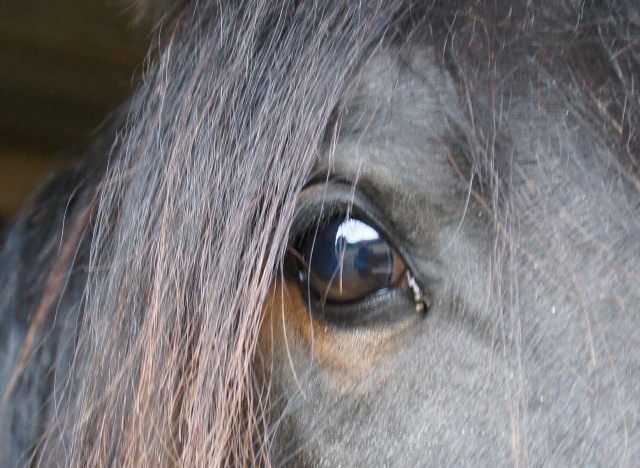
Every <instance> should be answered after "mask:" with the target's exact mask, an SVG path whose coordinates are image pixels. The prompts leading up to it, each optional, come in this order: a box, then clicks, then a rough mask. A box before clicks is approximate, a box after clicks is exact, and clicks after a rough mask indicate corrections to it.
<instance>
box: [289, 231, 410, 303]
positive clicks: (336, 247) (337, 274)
mask: <svg viewBox="0 0 640 468" xmlns="http://www.w3.org/2000/svg"><path fill="white" fill-rule="evenodd" d="M313 234H314V233H312V234H310V235H309V236H307V238H306V239H303V241H302V243H301V245H300V253H301V255H302V259H303V263H304V264H305V265H307V273H308V281H309V285H310V286H311V288H312V289H313V290H314V291H315V292H316V293H317V294H319V295H320V297H321V298H323V299H324V300H326V301H330V302H351V301H357V300H359V299H362V298H364V297H366V296H368V295H370V294H372V293H375V292H377V291H380V290H383V289H386V288H388V287H390V286H392V285H393V284H394V283H395V282H396V280H397V277H398V276H399V275H400V274H401V273H402V271H403V265H400V264H401V263H402V261H401V260H400V259H399V257H398V256H397V254H396V253H395V252H394V250H393V249H392V248H391V246H390V245H389V244H388V243H387V241H386V240H385V239H384V238H383V237H382V236H381V235H380V233H379V232H378V231H376V230H375V229H374V228H372V227H371V226H369V225H368V224H366V223H364V222H363V221H360V220H359V219H353V218H351V219H345V218H334V219H331V220H329V221H328V222H327V223H323V224H322V225H321V226H320V227H319V228H318V230H317V233H315V234H316V235H315V236H314V235H313ZM394 264H395V265H394Z"/></svg>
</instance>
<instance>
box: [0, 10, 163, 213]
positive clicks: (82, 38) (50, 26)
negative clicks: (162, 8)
mask: <svg viewBox="0 0 640 468" xmlns="http://www.w3.org/2000/svg"><path fill="white" fill-rule="evenodd" d="M116 1H119V2H120V3H115V2H116ZM149 37H150V28H149V26H148V25H145V24H138V25H134V24H133V15H132V12H131V11H129V10H127V8H126V7H125V6H124V3H123V2H122V0H110V2H109V1H108V0H0V224H1V223H2V222H3V221H6V220H8V219H10V218H11V217H12V216H14V215H15V213H16V210H18V209H19V207H20V206H21V205H23V204H24V202H25V200H26V199H27V197H28V196H29V194H30V193H31V192H32V191H33V189H34V186H36V185H37V184H38V182H39V181H40V180H42V178H43V177H45V176H46V175H47V174H49V173H51V172H52V171H54V170H56V168H60V167H61V166H64V165H66V164H68V155H69V154H70V153H71V151H72V150H73V149H74V148H76V147H78V146H79V145H82V144H83V143H86V141H87V140H88V139H90V138H91V135H92V132H94V130H95V129H96V128H97V127H98V125H99V124H100V123H101V122H102V121H103V119H104V118H105V116H106V115H108V113H109V112H110V111H113V109H114V108H115V107H116V106H118V105H119V104H121V103H122V102H124V101H126V99H127V98H128V97H129V96H130V94H131V93H132V91H133V88H134V86H135V83H136V81H137V79H138V78H139V76H140V74H141V70H142V64H143V60H144V58H145V55H146V53H147V50H148V47H149Z"/></svg>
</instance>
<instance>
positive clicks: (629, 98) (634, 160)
mask: <svg viewBox="0 0 640 468" xmlns="http://www.w3.org/2000/svg"><path fill="white" fill-rule="evenodd" d="M135 3H136V4H137V6H138V7H139V8H141V9H147V8H148V7H149V6H150V5H151V3H153V2H151V1H138V2H135ZM161 3H163V4H164V2H161ZM480 3H481V4H477V3H473V4H471V5H467V3H466V2H462V1H461V2H444V1H443V2H433V3H429V2H411V1H401V0H387V1H374V2H353V1H349V0H342V1H318V2H313V3H310V2H309V3H307V2H285V1H282V2H276V1H269V2H264V1H255V2H233V1H229V2H207V1H200V2H191V3H188V4H184V6H182V5H183V4H182V3H178V5H180V8H179V9H178V10H177V11H176V12H175V15H174V17H173V19H172V20H171V22H170V23H168V24H167V25H165V26H164V27H163V31H162V33H160V34H159V36H158V40H157V43H156V47H157V49H158V52H159V54H158V57H157V59H156V60H155V61H154V63H153V64H152V65H150V67H149V69H148V70H147V72H146V74H145V81H144V86H143V87H142V88H141V89H140V90H139V91H138V93H137V94H136V96H135V97H134V98H133V100H132V102H131V108H130V112H129V115H128V118H127V120H126V124H125V125H124V126H123V127H122V128H121V129H120V130H119V131H118V132H117V135H116V137H115V140H116V142H115V144H114V146H113V148H112V150H111V152H110V156H109V160H108V167H107V168H106V170H105V175H104V177H103V178H102V180H101V182H100V183H99V185H98V189H97V192H96V194H95V199H94V198H93V197H91V202H86V204H87V205H90V206H92V207H94V209H95V213H94V216H93V218H92V219H93V221H92V224H91V226H92V229H93V232H92V238H91V247H90V261H89V267H88V279H87V283H86V284H87V286H86V289H85V295H84V298H83V301H84V303H83V304H84V305H83V310H82V314H83V315H82V322H81V326H80V327H79V336H78V338H77V340H78V341H77V346H76V352H75V356H74V362H73V364H72V368H71V373H70V377H69V387H68V389H67V391H66V393H65V395H64V397H63V398H62V400H64V404H63V405H61V406H60V408H59V409H58V411H57V414H56V420H55V423H54V426H52V428H51V429H50V432H49V433H48V434H47V436H45V437H44V438H43V440H42V441H41V443H40V446H39V457H40V462H41V463H43V464H47V463H49V462H51V461H52V460H54V459H58V458H65V460H66V461H65V464H70V465H72V466H76V465H77V466H84V465H87V466H104V465H121V466H138V465H141V466H145V465H153V466H156V465H157V466H165V465H173V464H176V465H185V466H220V465H228V464H241V465H254V464H258V465H269V455H270V452H269V450H270V446H269V442H270V438H271V432H270V430H271V429H270V424H269V409H270V408H269V395H268V386H266V387H265V385H263V384H261V383H260V382H259V379H258V377H257V376H256V373H255V370H254V366H253V360H254V357H255V351H256V345H257V339H258V332H259V330H260V326H261V321H262V307H263V304H264V303H265V301H266V300H267V299H268V290H269V286H270V285H271V283H272V281H273V279H274V278H275V276H276V275H277V274H278V271H279V270H280V268H281V261H282V258H283V257H284V253H285V249H286V246H287V240H288V238H289V232H288V231H289V227H290V226H291V223H292V219H293V215H294V210H295V206H296V201H297V197H298V194H299V193H300V191H301V190H302V188H303V186H304V184H305V182H306V180H307V178H308V176H309V174H310V172H311V170H312V168H313V165H314V163H315V161H316V159H317V157H318V151H319V148H320V147H321V144H322V142H323V139H324V138H325V132H326V129H327V128H328V124H329V122H330V121H331V119H332V117H335V113H336V109H337V110H338V111H339V109H340V105H341V102H342V99H343V96H344V94H345V91H346V89H347V87H348V85H349V83H350V81H351V79H352V78H353V77H354V76H355V74H356V72H357V70H358V69H359V67H360V66H361V65H362V63H363V62H364V61H365V60H366V59H367V58H368V57H369V56H370V55H371V54H372V53H373V52H374V51H375V50H376V49H378V48H380V47H385V46H389V45H390V44H394V43H395V42H399V41H408V40H411V39H412V38H415V37H416V36H417V35H418V34H424V35H428V37H429V39H430V41H431V42H432V44H433V48H434V51H435V53H437V54H440V56H442V57H443V59H444V60H443V66H446V67H447V68H448V69H449V71H450V72H451V73H452V74H453V76H454V77H455V78H456V80H457V82H458V84H459V91H460V96H461V98H462V100H463V102H465V103H466V105H467V108H468V112H469V115H468V117H469V120H470V121H471V122H472V125H470V126H469V128H468V129H466V130H465V132H466V135H465V138H466V139H467V140H469V142H468V144H469V145H470V146H472V147H473V148H474V151H472V157H473V160H472V161H470V163H471V166H472V167H473V170H474V171H475V174H476V180H477V181H478V184H479V185H480V190H481V191H482V193H483V194H484V195H485V196H486V199H487V200H488V203H489V205H490V208H491V209H492V211H493V212H494V213H495V217H496V224H497V225H502V226H505V227H506V228H505V229H507V230H508V226H509V225H510V222H511V216H513V213H512V211H511V209H510V203H511V201H510V199H509V185H508V180H509V176H508V172H509V162H510V161H509V159H508V158H506V159H505V157H504V156H501V154H508V151H502V152H499V151H497V148H502V149H504V148H506V147H508V145H509V141H508V139H504V138H501V137H500V136H499V135H500V134H501V132H502V130H503V129H504V128H506V127H508V123H507V122H504V121H502V120H501V117H500V115H501V111H500V105H501V104H500V103H499V102H497V101H496V100H492V99H491V97H494V98H495V96H496V95H500V94H504V92H505V89H503V88H501V86H504V83H505V82H507V81H508V83H509V85H510V86H514V83H515V82H516V81H517V80H515V79H513V78H509V73H518V72H519V71H522V73H524V74H525V75H527V76H529V75H531V71H530V70H531V69H532V68H535V69H536V74H537V75H539V74H540V70H543V71H544V73H543V74H542V76H545V77H547V79H548V80H549V83H550V82H551V81H552V80H555V79H562V80H563V81H562V82H561V83H559V84H558V86H560V87H561V89H563V90H565V91H566V92H567V93H569V92H571V93H574V94H572V95H571V96H569V95H567V100H568V101H569V100H571V102H575V113H576V115H579V116H581V117H582V118H584V122H586V124H585V125H587V126H588V127H589V128H590V129H593V135H592V138H593V139H594V141H597V142H598V143H599V144H600V145H602V146H606V145H613V146H614V147H615V148H616V151H617V154H618V155H619V160H616V161H614V162H615V164H616V165H617V167H619V168H620V171H621V173H623V174H625V177H627V176H629V177H635V174H636V173H637V171H638V168H639V167H640V164H639V161H638V156H637V154H638V146H637V145H638V140H637V136H636V134H635V129H637V128H640V102H639V100H638V94H637V91H636V89H635V86H636V84H635V82H634V80H633V78H634V75H633V74H634V72H635V71H637V70H638V65H639V64H640V55H639V53H638V51H637V48H632V47H631V45H632V44H634V43H635V42H634V41H637V38H638V32H639V31H640V9H639V8H638V7H637V6H635V4H634V3H633V1H632V0H628V1H626V2H624V1H623V2H620V1H619V2H611V3H607V2H599V3H597V4H596V3H594V4H591V3H588V4H587V3H586V2H582V1H574V2H568V3H565V4H563V6H561V7H559V6H557V5H556V6H555V9H550V10H547V9H546V7H545V2H543V1H540V2H533V4H532V5H530V6H528V7H524V6H522V7H521V8H523V10H522V11H519V10H518V8H519V7H516V6H513V5H512V3H511V2H502V1H496V2H487V4H486V5H485V4H482V2H480ZM161 8H162V7H161ZM563 8H564V9H563ZM558 10H561V11H558ZM514 30H515V31H516V32H515V34H514ZM514 35H515V38H516V39H515V40H514ZM547 37H551V40H547V39H546V38H547ZM559 38H561V39H562V41H560V40H558V39H559ZM554 40H555V41H556V43H554ZM565 47H566V50H563V48H565ZM480 50H489V51H492V54H489V55H481V54H480V53H479V52H478V51H480ZM579 51H581V52H585V54H581V55H579V56H576V55H572V54H574V53H576V52H579ZM543 52H544V53H548V54H557V56H558V57H561V56H563V54H566V57H575V58H563V59H562V60H560V59H559V60H558V63H560V65H553V66H551V65H549V66H548V67H547V63H546V62H545V60H544V58H543V57H542V55H541V54H542V53H543ZM520 53H522V54H523V55H522V56H519V55H518V54H520ZM525 58H526V59H530V60H531V61H529V62H527V60H525ZM534 59H535V61H534ZM518 65H519V66H521V68H522V69H523V70H520V69H519V68H518ZM527 67H531V68H530V69H528V68H527ZM593 69H600V70H602V72H601V73H592V70H593ZM514 70H515V71H514ZM527 70H529V71H527ZM525 84H529V83H525ZM601 122H605V128H602V124H601ZM501 145H502V146H501ZM82 219H83V218H82V217H81V216H80V215H78V216H77V218H76V220H75V222H77V223H81V222H83V221H82ZM496 235H497V236H498V237H500V233H497V234H496ZM503 240H504V239H503ZM69 242H76V243H77V242H78V240H77V238H75V241H74V238H72V239H70V240H69ZM505 256H508V254H507V253H505V249H504V248H502V247H497V248H496V264H500V263H503V260H504V257H505ZM496 268H498V267H496ZM60 287H63V286H60Z"/></svg>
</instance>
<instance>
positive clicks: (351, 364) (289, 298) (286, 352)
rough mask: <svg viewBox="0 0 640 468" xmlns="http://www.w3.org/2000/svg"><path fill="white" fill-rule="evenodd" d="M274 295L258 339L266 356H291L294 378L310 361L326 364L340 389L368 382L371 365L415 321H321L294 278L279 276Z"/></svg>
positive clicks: (385, 354)
mask: <svg viewBox="0 0 640 468" xmlns="http://www.w3.org/2000/svg"><path fill="white" fill-rule="evenodd" d="M270 297H271V298H272V300H268V301H267V303H266V306H265V314H264V322H263V325H262V328H261V334H260V339H259V346H260V351H261V355H262V356H264V357H265V358H266V359H265V361H266V362H271V361H272V360H273V359H277V360H280V361H284V360H286V361H288V366H289V367H290V368H291V370H292V372H293V373H294V379H296V380H298V374H299V373H300V369H302V368H306V365H307V364H309V363H310V361H311V362H312V363H313V364H315V365H317V366H319V367H321V368H323V369H324V370H325V372H326V376H327V378H328V382H327V383H328V384H329V385H330V386H331V387H332V389H333V390H334V391H336V392H339V393H342V392H346V391H353V390H354V389H357V388H358V387H359V386H360V385H359V384H364V383H365V382H368V379H367V378H368V377H369V376H370V375H372V374H375V372H372V371H374V370H375V368H376V367H377V366H379V365H380V364H381V363H382V362H383V361H385V360H386V359H388V357H389V356H390V355H391V354H392V353H393V352H394V351H395V350H397V348H398V347H399V346H400V344H401V342H400V337H401V336H402V334H403V332H404V331H405V330H406V329H407V328H408V327H410V326H411V321H406V322H402V323H399V324H397V325H390V326H387V325H385V326H380V327H344V328H341V327H336V326H334V325H331V324H326V323H323V322H321V321H319V320H318V319H317V318H316V317H314V316H313V315H312V314H311V313H310V312H309V310H308V308H307V305H306V301H305V299H304V297H303V295H302V293H301V291H300V287H299V285H298V284H297V282H296V281H295V280H292V279H289V280H286V281H285V282H284V287H283V282H282V280H278V281H277V282H276V283H275V284H274V285H273V286H272V288H271V294H270ZM305 359H306V362H305ZM298 383H300V382H298ZM366 386H368V385H366ZM363 390H364V388H363Z"/></svg>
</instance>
